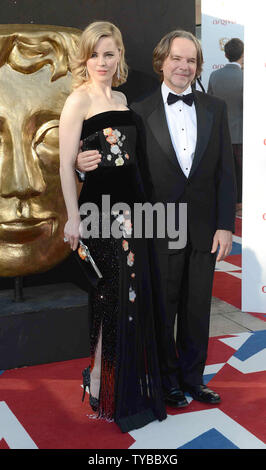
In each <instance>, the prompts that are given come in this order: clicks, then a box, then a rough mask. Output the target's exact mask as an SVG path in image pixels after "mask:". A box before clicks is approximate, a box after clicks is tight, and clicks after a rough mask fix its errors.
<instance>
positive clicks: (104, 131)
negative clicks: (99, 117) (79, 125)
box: [103, 127, 113, 136]
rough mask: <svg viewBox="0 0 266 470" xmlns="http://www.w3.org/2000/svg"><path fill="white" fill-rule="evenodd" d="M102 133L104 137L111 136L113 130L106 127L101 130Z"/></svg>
mask: <svg viewBox="0 0 266 470" xmlns="http://www.w3.org/2000/svg"><path fill="white" fill-rule="evenodd" d="M103 133H104V135H105V136H107V135H112V133H113V129H112V128H111V127H107V128H106V129H103Z"/></svg>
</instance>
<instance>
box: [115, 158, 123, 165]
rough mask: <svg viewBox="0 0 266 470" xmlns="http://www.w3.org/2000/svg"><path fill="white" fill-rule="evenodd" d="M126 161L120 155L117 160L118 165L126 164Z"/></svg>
mask: <svg viewBox="0 0 266 470" xmlns="http://www.w3.org/2000/svg"><path fill="white" fill-rule="evenodd" d="M124 163H125V162H124V160H123V158H122V157H118V158H117V159H116V160H115V164H116V166H122V165H124Z"/></svg>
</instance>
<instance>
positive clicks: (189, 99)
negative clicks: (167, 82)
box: [167, 93, 194, 106]
mask: <svg viewBox="0 0 266 470" xmlns="http://www.w3.org/2000/svg"><path fill="white" fill-rule="evenodd" d="M178 100H183V101H184V103H186V104H187V105H188V106H192V104H193V101H194V95H193V93H188V94H187V95H174V94H173V93H169V95H168V97H167V103H168V104H173V103H176V102H177V101H178Z"/></svg>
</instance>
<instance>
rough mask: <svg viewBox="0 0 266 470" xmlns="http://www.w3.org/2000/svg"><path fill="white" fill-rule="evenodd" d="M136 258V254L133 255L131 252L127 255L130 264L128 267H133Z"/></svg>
mask: <svg viewBox="0 0 266 470" xmlns="http://www.w3.org/2000/svg"><path fill="white" fill-rule="evenodd" d="M134 258H135V255H134V253H132V251H130V252H129V253H128V255H127V264H128V266H133V264H134Z"/></svg>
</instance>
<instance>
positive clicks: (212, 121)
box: [131, 88, 236, 253]
mask: <svg viewBox="0 0 266 470" xmlns="http://www.w3.org/2000/svg"><path fill="white" fill-rule="evenodd" d="M194 93H195V107H196V114H197V144H196V150H195V156H194V159H193V164H192V167H191V171H190V174H189V177H188V178H186V176H185V175H184V173H183V172H182V170H181V168H180V165H179V163H178V159H177V156H176V154H175V151H174V148H173V145H172V141H171V137H170V134H169V130H168V125H167V120H166V115H165V110H164V103H163V99H162V95H161V89H160V88H159V89H158V90H157V91H156V92H155V93H154V94H153V95H151V96H149V97H148V98H146V99H145V100H143V101H141V102H138V103H134V104H132V105H131V108H132V109H133V111H135V113H136V114H137V118H136V119H137V120H139V121H140V125H141V126H142V128H143V127H144V130H143V131H142V137H143V150H142V155H140V158H143V159H147V167H148V174H149V176H150V178H151V188H152V189H151V192H150V194H149V199H151V201H152V202H153V203H155V202H163V203H167V202H175V203H180V202H185V203H187V217H188V233H189V238H190V242H191V244H192V246H193V248H195V249H197V250H199V251H210V250H211V247H212V242H213V236H214V233H215V231H216V230H217V229H224V230H230V231H234V219H235V202H236V186H235V174H234V163H233V156H232V146H231V140H230V135H229V129H228V122H227V109H226V104H225V102H224V101H222V100H220V99H218V98H215V97H213V96H210V95H207V94H205V93H201V92H199V91H195V92H194ZM140 118H141V119H140ZM144 149H145V150H144ZM147 178H148V176H147V174H146V176H145V179H146V182H147ZM168 241H169V240H168V238H165V239H163V240H159V242H158V249H159V251H160V252H169V253H173V252H174V250H169V248H168Z"/></svg>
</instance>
